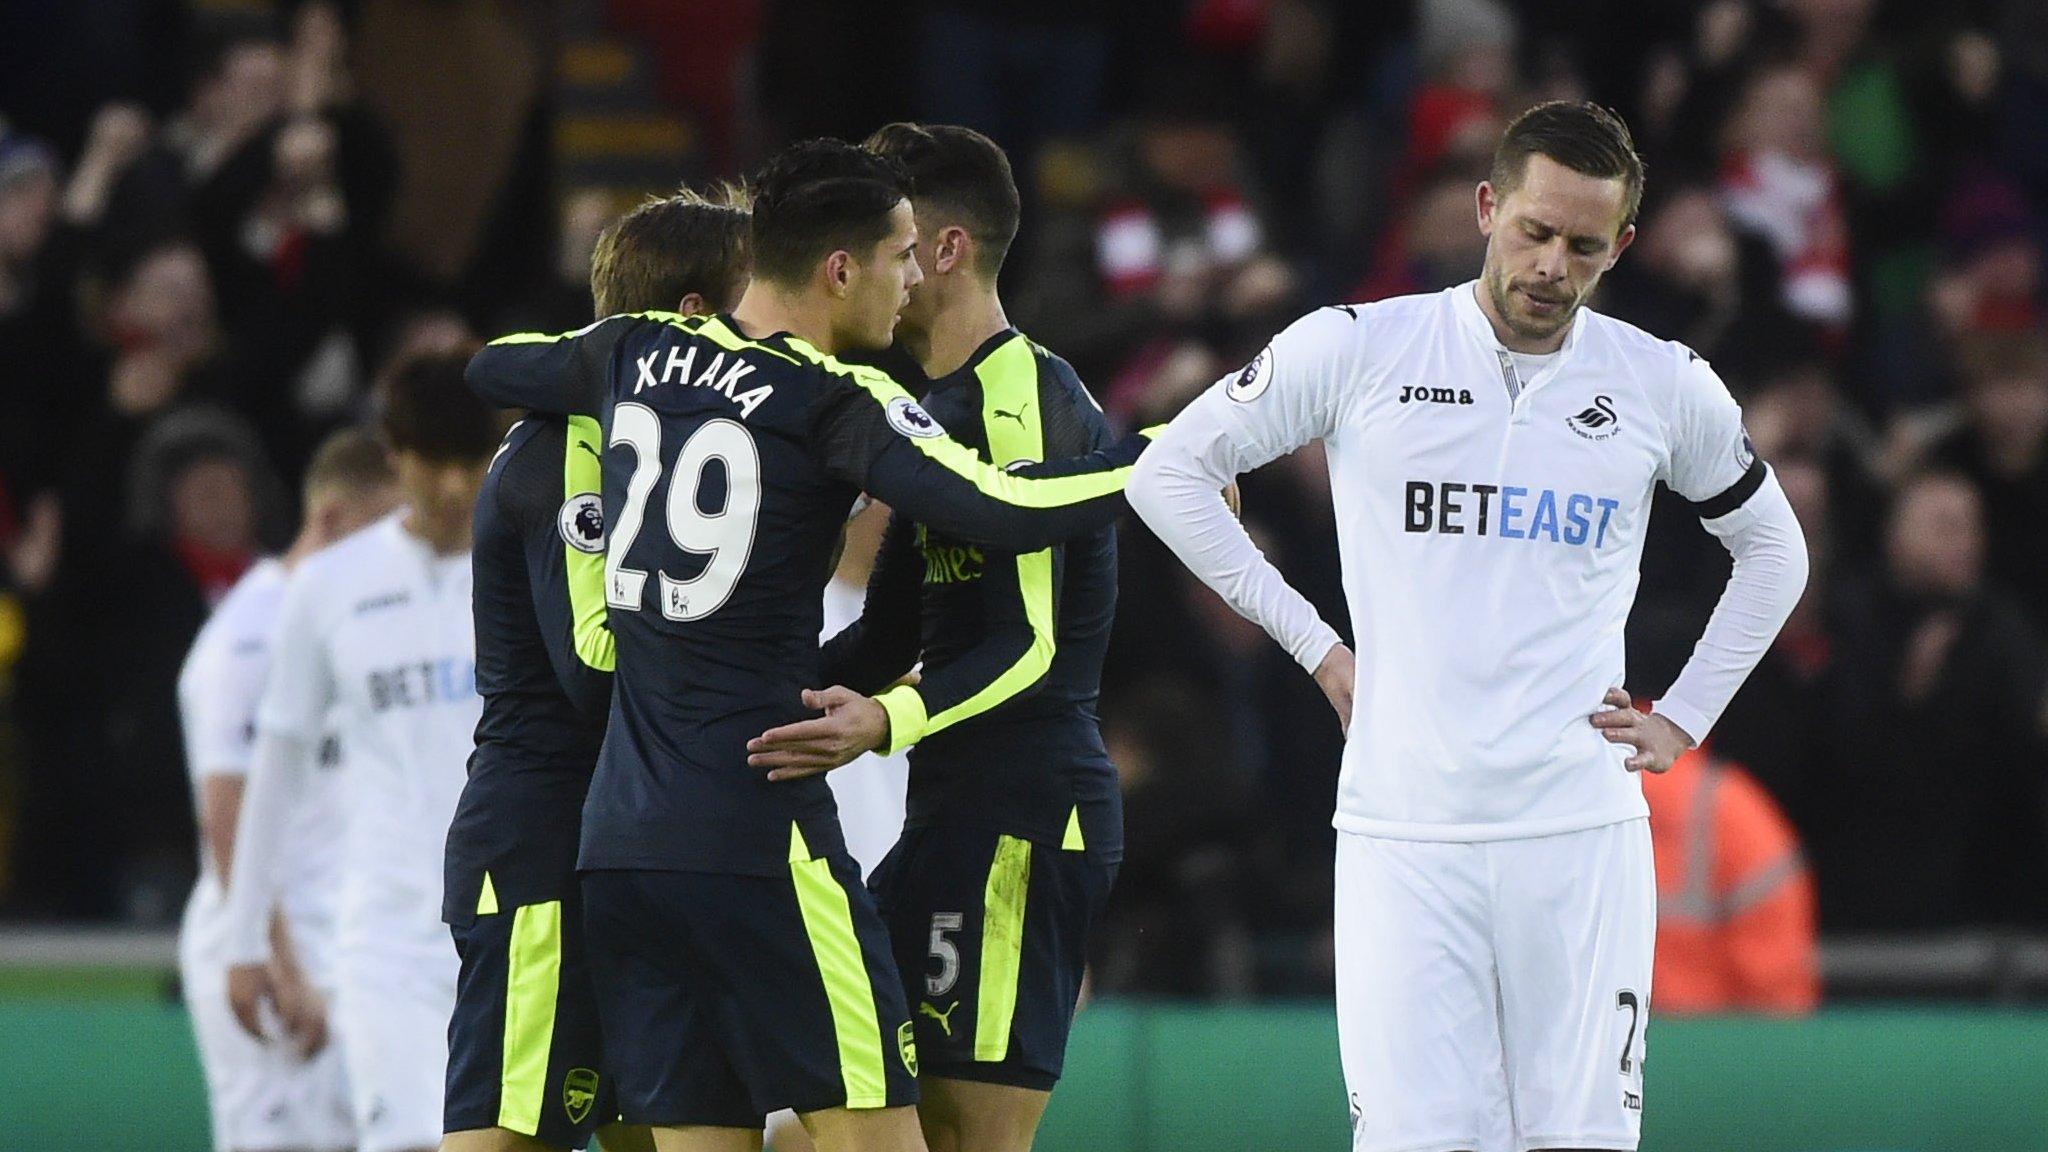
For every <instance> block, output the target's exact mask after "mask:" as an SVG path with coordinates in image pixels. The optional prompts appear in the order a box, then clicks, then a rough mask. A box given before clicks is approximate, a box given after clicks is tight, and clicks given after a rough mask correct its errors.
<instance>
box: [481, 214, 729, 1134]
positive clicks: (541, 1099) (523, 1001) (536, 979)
mask: <svg viewBox="0 0 2048 1152" xmlns="http://www.w3.org/2000/svg"><path fill="white" fill-rule="evenodd" d="M746 232H747V212H746V209H745V207H744V206H743V205H741V204H739V203H736V202H735V197H734V196H733V195H731V194H730V193H729V192H728V193H727V194H725V195H721V196H712V197H705V196H702V195H700V194H697V193H695V192H689V191H686V192H684V193H681V194H678V195H676V196H672V197H668V198H665V199H662V200H657V201H650V202H649V203H647V204H644V205H642V206H641V207H640V208H638V209H636V210H635V211H633V212H631V213H629V214H628V215H626V216H625V217H623V218H621V219H620V220H618V221H615V222H614V223H613V224H612V225H611V226H610V227H608V228H606V229H605V231H604V233H603V235H601V236H600V238H599V240H598V243H597V247H596V250H595V252H594V253H593V255H592V260H591V276H590V279H591V292H592V297H593V300H594V303H595V304H596V308H597V311H598V313H599V314H600V315H611V314H618V313H631V312H645V311H647V310H650V309H664V308H674V309H675V310H676V312H675V314H676V315H678V316H684V317H687V316H693V315H698V314H702V313H708V312H711V311H714V310H715V309H717V308H722V307H726V306H729V305H730V303H731V302H732V301H733V300H734V299H737V297H738V294H739V292H740V290H741V289H742V288H743V287H744V286H745V284H746V280H747V266H746V251H747V249H746ZM678 301H680V303H678ZM561 366H562V367H563V368H564V369H565V370H567V371H568V372H569V373H570V375H571V376H572V385H573V386H577V387H583V388H588V387H590V384H589V381H587V380H575V379H573V378H574V377H576V376H577V375H578V374H579V373H587V372H588V371H589V370H590V369H591V368H592V365H591V364H590V363H589V361H588V360H587V359H586V358H582V357H580V356H572V357H570V358H568V359H565V360H564V361H562V363H561ZM600 382H601V381H600ZM601 457H602V435H601V431H600V429H599V427H598V424H597V421H596V420H595V419H592V418H590V417H587V416H575V417H570V418H568V419H566V420H564V419H560V418H546V417H530V418H529V419H528V420H527V421H525V422H523V423H522V424H521V425H520V426H518V427H515V428H514V429H513V430H512V431H511V432H510V433H509V434H508V435H507V437H506V440H505V443H504V446H503V447H501V448H500V449H499V452H498V455H497V458H496V459H495V460H494V461H493V464H492V469H491V472H490V474H489V475H488V476H487V477H486V479H485V484H484V488H483V491H482V492H481V494H480V495H479V497H478V501H477V511H476V518H475V527H474V532H473V535H474V538H475V588H476V591H475V615H476V633H477V653H478V657H477V662H478V679H477V683H478V689H479V691H480V692H481V693H482V694H483V696H484V698H485V708H486V714H485V717H484V719H483V721H482V722H481V723H480V724H479V726H478V733H477V744H478V750H477V753H476V755H475V756H474V757H473V759H472V761H471V774H470V782H469V785H468V786H467V788H466V789H465V792H464V796H463V802H462V804H461V805H460V806H459V807H458V815H457V819H456V824H455V827H454V828H453V829H452V830H451V832H450V835H449V841H448V856H447V867H448V874H449V875H448V882H447V883H448V887H449V888H450V889H451V890H455V891H458V892H459V896H460V898H459V900H458V901H456V902H455V904H454V905H453V906H451V907H448V908H444V917H445V918H447V919H448V920H449V923H450V930H451V932H452V934H453V935H454V938H455V942H456V949H457V952H458V953H459V954H460V956H461V958H462V963H463V974H462V978H461V981H460V983H459V984H458V988H457V997H456V1008H455V1016H454V1024H453V1027H452V1028H451V1029H450V1033H449V1076H448V1087H447V1102H446V1108H445V1112H444V1127H445V1128H446V1134H445V1136H444V1137H443V1139H442V1144H441V1147H442V1150H443V1152H520V1150H541V1149H567V1148H577V1147H581V1146H583V1145H584V1144H586V1143H587V1142H588V1141H589V1140H590V1138H591V1136H592V1134H593V1132H595V1134H596V1136H597V1138H598V1139H599V1140H600V1141H601V1142H602V1144H603V1146H604V1147H605V1148H606V1149H608V1150H610V1152H652V1149H653V1147H654V1145H653V1137H652V1134H651V1133H650V1132H649V1131H648V1130H647V1129H646V1128H645V1127H644V1126H628V1125H623V1124H619V1123H615V1122H613V1121H614V1120H615V1118H616V1116H617V1113H618V1107H617V1101H616V1097H615V1095H614V1079H615V1076H614V1073H613V1071H612V1065H611V1064H610V1063H609V1062H608V1061H607V1060H606V1059H605V1056H604V1052H603V1042H602V1036H601V1034H600V1031H599V1028H598V1017H597V1008H596V1003H595V994H594V989H593V988H592V986H591V977H590V965H589V962H588V957H587V949H586V946H585V944H584V933H583V926H582V903H581V901H580V899H578V892H577V888H578V882H577V877H576V874H575V844H576V840H577V832H578V828H579V826H580V823H581V822H580V813H581V807H582V805H581V800H582V796H583V793H584V790H585V789H584V787H583V785H584V784H585V783H586V782H587V780H588V775H589V772H590V768H591V763H592V761H593V760H594V759H595V755H596V750H597V743H598V741H599V740H600V739H601V737H602V734H603V731H604V727H605V720H606V717H607V715H608V714H609V712H610V708H611V697H612V673H613V670H614V667H615V662H616V650H615V647H614V643H613V638H612V635H611V631H610V629H609V626H608V623H607V618H606V610H605V603H604V588H603V577H602V566H603V545H604V526H603V507H602V504H601V502H600V500H599V493H600V491H601V481H602V476H601V470H600V460H601ZM565 705H566V707H565ZM543 781H545V783H543ZM494 868H495V871H496V882H495V884H494V883H492V880H491V877H492V874H493V869H494ZM472 908H474V909H475V911H474V913H471V912H470V909H472ZM550 977H552V979H551V978H550Z"/></svg>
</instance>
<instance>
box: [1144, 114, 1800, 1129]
mask: <svg viewBox="0 0 2048 1152" xmlns="http://www.w3.org/2000/svg"><path fill="white" fill-rule="evenodd" d="M1492 176H1493V178H1492V180H1491V181H1489V182H1488V183H1483V184H1481V185H1480V186H1479V189H1478V195H1477V207H1478V216H1479V226H1480V230H1481V232H1482V233H1484V234H1485V235H1486V236H1487V240H1488V243H1487V252H1486V264H1485V268H1484V271H1483V272H1482V274H1481V279H1480V280H1479V281H1477V282H1474V283H1467V284H1462V285H1459V286H1458V287H1456V288H1452V289H1448V290H1446V291H1444V292H1440V293H1436V294H1433V295H1426V296H1410V297H1401V298H1397V299H1393V300H1386V301H1382V302H1380V303H1377V304H1365V305H1358V306H1348V305H1347V306H1340V307H1332V308H1325V309H1322V310H1319V311H1316V312H1313V313H1311V314H1309V315H1308V316H1306V317H1303V318H1302V319H1301V320H1299V321H1297V322H1296V323H1295V324H1294V325H1292V326H1291V327H1289V328H1288V329H1287V330H1286V331H1284V332H1282V333H1281V334H1280V335H1279V336H1278V337H1276V338H1275V339H1274V341H1273V343H1272V344H1271V345H1270V346H1268V347H1267V349H1266V350H1265V351H1263V352H1261V353H1260V354H1259V355H1258V357H1257V358H1256V359H1254V360H1253V362H1252V363H1251V364H1250V365H1249V366H1247V367H1246V368H1245V369H1244V371H1243V372H1242V373H1240V374H1238V375H1237V376H1235V377H1233V378H1229V379H1226V380H1224V381H1222V382H1221V383H1220V384H1219V385H1218V386H1217V387H1215V388H1213V389H1211V390H1210V391H1208V392H1206V393H1204V394H1203V395H1202V396H1201V397H1200V398H1198V399H1197V400H1196V401H1195V402H1194V403H1193V404H1191V405H1190V406H1189V407H1188V409H1187V411H1185V412H1183V413H1182V414H1181V415H1180V416H1179V417H1178V418H1176V419H1175V420H1174V421H1173V423H1172V425H1171V426H1170V427H1169V428H1168V429H1167V431H1166V432H1165V433H1164V434H1163V435H1162V436H1161V437H1160V438H1159V439H1158V440H1157V441H1156V442H1155V443H1154V445H1153V446H1152V447H1151V449H1150V450H1149V451H1147V452H1146V454H1145V456H1144V457H1143V458H1142V459H1141V460H1140V462H1139V464H1138V467H1137V471H1136V473H1135V475H1134V477H1133V479H1132V483H1131V486H1130V492H1129V495H1130V500H1131V504H1132V506H1133V507H1135V508H1136V509H1137V510H1138V512H1139V514H1140V515H1141V516H1143V517H1144V519H1145V521H1146V523H1147V524H1149V525H1150V526H1151V527H1152V529H1153V530H1154V531H1155V532H1157V533H1158V534H1159V536H1160V537H1161V539H1163V540H1165V541H1166V542H1167V543H1168V544H1169V545H1170V546H1171V547H1172V548H1173V549H1174V550H1175V552H1176V553H1177V554H1178V555H1179V556H1180V557H1181V559H1182V560H1183V561H1184V562H1185V563H1186V564H1187V565H1188V566H1189V568H1190V569H1192V570H1193V571H1194V572H1195V573H1196V574H1197V575H1198V576H1200V577H1201V578H1202V579H1203V581H1204V582H1206V583H1208V584H1209V585H1210V586H1211V587H1212V588H1214V589H1215V590H1216V591H1217V592H1218V593H1219V594H1221V595H1222V596H1223V597H1224V598H1225V599H1227V600H1228V601H1229V602H1230V603H1231V604H1232V606H1234V607H1235V608H1236V609H1237V610H1238V611H1239V612H1240V613H1242V614H1243V615H1245V616H1246V617H1248V618H1250V619H1252V620H1254V621H1256V622H1258V623H1259V624H1261V625H1262V626H1264V627H1265V628H1266V630H1267V631H1268V632H1269V633H1270V634H1271V635H1272V636H1273V637H1274V638H1275V639H1276V640H1278V641H1279V642H1280V643H1281V644H1282V645H1284V646H1285V647H1286V648H1287V650H1288V651H1289V652H1290V653H1291V654H1292V655H1293V656H1294V658H1295V659H1296V660H1297V661H1298V662H1299V663H1300V664H1301V665H1302V666H1303V667H1304V668H1307V669H1309V670H1311V671H1313V672H1314V674H1315V676H1316V679H1317V681H1318V683H1319V684H1321V686H1322V687H1323V689H1324V691H1325V693H1326V694H1327V695H1328V696H1329V697H1330V700H1331V702H1332V704H1333V705H1334V706H1335V707H1336V708H1337V710H1338V714H1339V717H1340V719H1341V720H1343V721H1344V722H1345V723H1346V725H1347V742H1346V745H1345V750H1344V762H1343V768H1342V772H1341V774H1340V776H1339V781H1338V799H1337V814H1336V818H1335V824H1336V826H1337V828H1338V830H1339V835H1338V838H1337V839H1338V847H1337V877H1336V896H1337V906H1336V909H1335V937H1336V948H1337V1016H1338V1033H1339V1041H1340V1044H1339V1047H1340V1050H1341V1052H1342V1056H1343V1063H1344V1076H1345V1081H1346V1086H1347V1091H1348V1093H1349V1101H1348V1103H1349V1105H1350V1109H1351V1115H1352V1124H1353V1147H1354V1149H1356V1150H1357V1152H1462V1150H1477V1152H1531V1150H1535V1149H1546V1150H1548V1149H1633V1148H1635V1147H1636V1146H1637V1140H1638V1136H1639V1133H1640V1125H1641V1117H1642V1108H1643V1082H1642V1070H1643V1052H1644V1037H1643V1033H1644V1029H1645V1027H1646V1025H1647V1013H1648V1009H1649V1004H1650V975H1651V972H1650V969H1651V953H1652V947H1653V941H1654V939H1655V931H1656V881H1655V875H1654V865H1653V863H1652V857H1651V852H1650V837H1649V831H1648V821H1647V819H1646V816H1647V809H1646V807H1645V806H1644V803H1643V797H1642V790H1641V786H1640V784H1639V782H1638V779H1637V777H1635V776H1634V775H1633V774H1632V773H1633V772H1635V771H1639V770H1649V771H1659V772H1661V771H1664V770H1666V769H1668V768H1669V767H1670V766H1671V763H1672V761H1673V760H1674V759H1676V757H1677V756H1678V755H1679V753H1681V752H1682V751H1683V750H1684V749H1685V748H1687V747H1688V746H1691V745H1693V744H1696V743H1697V742H1698V741H1699V740H1701V739H1704V738H1705V736H1706V735H1707V731H1708V729H1709V728H1710V727H1712V725H1713V722H1714V721H1715V719H1716V718H1717V717H1718V716H1719V715H1720V713H1721V711H1722V709H1723V708H1724V707H1725V706H1726V705H1727V703H1728V700H1729V698H1730V697H1731V696H1733V695H1734V693H1735V690H1736V688H1738V687H1739V686H1740V685H1741V683H1742V681H1743V679H1744V678H1745V677H1747V676H1748V674H1749V672H1750V670H1751V669H1752V668H1754V667H1755V665H1756V662H1757V660H1758V659H1759V658H1761V657H1762V655H1763V653H1764V651H1765V650H1766V649H1767V648H1768V647H1769V645H1770V643H1771V640H1772V638H1773V637H1774V636H1775V635H1776V633H1777V630H1778V628H1779V626H1780V625H1781V624H1783V622H1784V620H1785V617H1786V616H1787V615H1788V614H1789V613H1790V612H1791V609H1792V607H1793V605H1794V604H1795V603H1796V602H1797V600H1798V598H1799V595H1800V592H1801V590H1802V588H1803V587H1804V584H1805V578H1806V552H1805V546H1804V543H1803V541H1802V539H1801V537H1800V533H1799V526H1798V523H1797V521H1796V520H1795V519H1794V518H1793V515H1792V511H1791V508H1790V506H1789V505H1788V504H1787V503H1786V500H1785V496H1784V494H1783V492H1782V491H1781V490H1780V489H1779V487H1778V484H1777V481H1776V480H1775V479H1774V478H1773V477H1772V476H1771V474H1770V471H1769V469H1768V467H1766V466H1765V465H1764V464H1763V463H1762V462H1761V461H1758V460H1757V459H1756V458H1755V454H1754V451H1753V450H1752V449H1751V448H1750V446H1749V443H1748V438H1747V436H1746V435H1745V434H1744V432H1743V429H1742V423H1741V413H1740V410H1739V409H1738V408H1737V407H1736V404H1735V401H1734V400H1733V399H1732V398H1731V397H1730V396H1729V394H1728V391H1727V389H1726V387H1725V386H1723V384H1722V383H1721V381H1720V379H1719V377H1717V376H1716V375H1715V374H1714V372H1713V370H1712V369H1711V368H1709V367H1708V366H1707V365H1706V364H1705V362H1703V361H1701V360H1700V358H1699V357H1698V356H1696V355H1694V354H1693V353H1692V352H1691V351H1690V350H1689V349H1686V348H1685V347H1683V346H1682V345H1678V344H1674V343H1671V342H1669V341H1663V340H1659V339H1656V338H1655V337H1652V336H1650V335H1648V334H1646V333H1644V332H1642V331H1640V330H1638V329H1635V328H1632V327H1630V326H1629V325H1626V324H1623V323H1620V322H1618V321H1615V320H1612V319H1609V318H1607V317H1605V316H1601V315H1599V314H1597V313H1594V312H1591V311H1590V310H1587V309H1585V308H1584V307H1583V305H1584V303H1585V302H1586V300H1587V298H1588V297H1589V296H1590V295H1591V293H1592V291H1593V288H1594V287H1595V285H1596V284H1597V283H1598V282H1599V279H1600V276H1601V275H1602V274H1603V273H1604V272H1605V271H1606V270H1607V269H1608V268H1610V267H1612V266H1613V264H1614V261H1615V260H1616V259H1617V258H1618V257H1619V256H1620V255H1621V252H1622V250H1623V249H1624V248H1626V247H1627V246H1628V244H1629V242H1630V241H1631V240H1632V239H1633V238H1634V227H1633V224H1632V220H1633V217H1634V210H1635V204H1636V200H1637V198H1638V196H1639V194H1640V188H1641V167H1640V162H1639V161H1637V160H1636V159H1635V156H1634V151H1633V146H1632V144H1631V143H1630V142H1629V139H1628V134H1627V129H1626V128H1625V127H1623V126H1622V125H1621V123H1620V121H1619V120H1618V119H1616V118H1614V117H1613V116H1612V115H1611V114H1609V113H1606V112H1604V111H1601V110H1598V109H1595V108H1593V107H1591V106H1590V105H1579V104H1563V103H1558V104H1548V105H1542V106H1539V107H1538V108H1535V109H1532V110H1530V111H1529V112H1528V113H1525V114H1524V115H1523V116H1522V117H1521V118H1519V119H1517V120H1516V122H1515V123H1514V124H1513V125H1511V126H1510V127H1509V129H1508V132H1507V135H1506V136H1505V137H1504V138H1503V141H1502V145H1501V148H1500V150H1499V151H1498V152H1497V153H1496V156H1495V160H1494V166H1493V173H1492ZM1312 440H1320V441H1322V442H1323V443H1324V445H1325V447H1326V449H1327V452H1328V460H1329V470H1330V479H1331V489H1332V500H1333V502H1334V505H1335V509H1336V513H1337V517H1336V519H1337V525H1338V529H1337V531H1338V546H1339V553H1340V557H1341V560H1342V563H1343V580H1344V591H1345V598H1346V601H1347V603H1348V605H1349V607H1350V613H1351V621H1352V626H1353V628H1354V630H1355V633H1356V637H1357V641H1358V650H1359V657H1358V659H1357V660H1356V666H1355V674H1354V661H1353V657H1352V654H1351V652H1350V651H1349V650H1348V649H1346V648H1345V647H1344V646H1343V645H1342V644H1341V643H1339V642H1338V637H1337V634H1336V633H1335V632H1334V631H1333V630H1332V629H1331V628H1330V627H1329V625H1327V624H1325V623H1324V622H1323V621H1322V620H1321V619H1320V618H1319V617H1318V616H1317V614H1316V612H1315V609H1314V608H1313V607H1312V606H1310V605H1309V604H1308V602H1307V601H1306V600H1304V599H1302V597H1301V596H1300V595H1299V594H1298V593H1296V592H1295V591H1294V590H1293V589H1292V588H1290V587H1288V586H1287V584H1286V582H1285V581H1284V580H1283V579H1282V578H1281V577H1280V575H1279V573H1278V572H1277V571H1275V570H1274V569H1273V567H1272V565H1271V564H1269V563H1267V562H1266V560H1265V558H1264V557H1263V556H1261V555H1260V554H1259V552H1258V549H1257V548H1256V547H1255V546H1254V545H1253V544H1252V542H1251V540H1250V538H1249V537H1248V536H1247V535H1246V533H1245V531H1244V529H1243V528H1242V527H1241V526H1240V525H1239V524H1238V522H1237V521H1236V520H1235V519H1233V518H1232V517H1231V516H1230V515H1229V514H1228V512H1227V511H1226V510H1225V508H1224V506H1223V503H1222V501H1221V500H1219V499H1218V498H1217V496H1216V489H1217V487H1218V486H1219V485H1220V484H1221V483H1222V482H1224V481H1226V480H1229V479H1231V478H1232V477H1235V476H1236V475H1238V474H1239V473H1241V472H1244V471H1247V470H1250V469H1253V468H1256V467H1258V466H1260V465H1262V464H1265V463H1267V462H1269V461H1271V460H1273V459H1275V458H1277V457H1279V456H1281V455H1284V454H1286V453H1288V452H1291V451H1293V450H1294V449H1296V448H1298V447H1300V446H1302V445H1304V444H1307V443H1308V442H1310V441H1312ZM1660 481H1661V482H1663V483H1665V484H1667V485H1669V486H1670V487H1671V488H1672V489H1673V490H1674V491H1676V492H1677V493H1678V494H1679V495H1681V496H1683V497H1685V498H1686V499H1687V500H1690V501H1692V502H1693V503H1694V505H1695V510H1696V511H1697V513H1698V514H1699V516H1700V517H1701V520H1702V522H1703V523H1704V524H1705V526H1706V528H1707V529H1708V531H1710V532H1712V533H1713V534H1714V535H1716V536H1717V537H1719V538H1720V539H1721V540H1722V542H1723V543H1724V544H1725V545H1727V547H1728V549H1729V551H1730V552H1731V553H1733V555H1734V557H1735V566H1734V573H1733V575H1732V577H1731V578H1730V580H1729V584H1728V587H1727V589H1726V591H1725V592H1724V594H1723V596H1722V598H1721V602H1720V604H1719V605H1718V607H1717V608H1716V609H1715V611H1714V614H1713V617H1712V619H1711V620H1710V621H1709V623H1708V625H1707V629H1706V633H1705V635H1704V636H1703V637H1702V639H1701V641H1700V643H1699V645H1698V647H1697V648H1696V649H1695V650H1694V652H1693V655H1692V658H1691V660H1690V661H1689V662H1688V663H1687V665H1686V666H1685V669H1684V670H1683V672H1682V673H1681V674H1680V675H1679V677H1678V679H1677V681H1676V683H1674V684H1673V685H1672V687H1671V690H1670V692H1669V693H1668V694H1667V695H1666V696H1665V697H1664V699H1663V700H1662V701H1660V702H1659V703H1658V705H1657V708H1656V714H1654V715H1652V714H1649V713H1644V712H1639V711H1636V710H1635V709H1633V708H1632V707H1630V706H1629V696H1628V695H1627V694H1626V693H1625V692H1624V691H1622V683H1623V679H1624V669H1623V649H1622V627H1623V625H1624V623H1625V622H1626V620H1627V618H1628V612H1629V609H1630V607H1631V605H1632V604H1633V602H1634V598H1635V590H1636V584H1637V579H1638V568H1639V563H1640V559H1641V554H1642V545H1643V535H1644V530H1645V528H1646V527H1647V522H1648V514H1649V509H1650V500H1651V496H1652V494H1653V492H1654V488H1655V485H1656V484H1657V483H1658V482H1660ZM1354 692H1355V698H1354Z"/></svg>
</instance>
